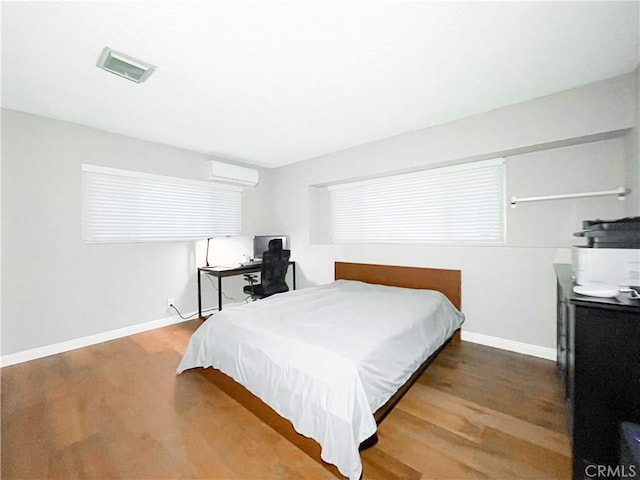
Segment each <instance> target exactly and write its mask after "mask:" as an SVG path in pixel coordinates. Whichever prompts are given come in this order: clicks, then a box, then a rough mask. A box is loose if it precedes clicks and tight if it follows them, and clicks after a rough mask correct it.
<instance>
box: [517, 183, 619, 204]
mask: <svg viewBox="0 0 640 480" xmlns="http://www.w3.org/2000/svg"><path fill="white" fill-rule="evenodd" d="M628 193H629V190H627V189H626V188H625V187H618V188H616V189H615V190H606V191H603V192H585V193H565V194H563V195H547V196H544V197H527V198H516V197H511V208H515V207H516V203H524V202H538V201H542V200H559V199H562V198H581V197H602V196H605V195H618V198H619V199H620V200H624V197H625V196H626V195H627V194H628Z"/></svg>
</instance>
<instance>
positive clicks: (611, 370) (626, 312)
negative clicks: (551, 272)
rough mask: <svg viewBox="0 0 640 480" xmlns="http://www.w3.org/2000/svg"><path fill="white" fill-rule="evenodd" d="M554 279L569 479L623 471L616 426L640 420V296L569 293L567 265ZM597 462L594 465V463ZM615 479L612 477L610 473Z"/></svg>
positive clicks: (558, 360) (559, 268)
mask: <svg viewBox="0 0 640 480" xmlns="http://www.w3.org/2000/svg"><path fill="white" fill-rule="evenodd" d="M554 267H555V271H556V277H557V281H558V285H557V288H558V325H557V328H558V330H557V338H558V344H557V355H558V357H557V364H558V371H559V373H560V375H561V378H562V379H563V382H564V384H565V397H566V404H567V414H568V422H569V425H568V427H569V433H570V435H571V439H572V442H573V478H574V480H576V479H580V480H582V479H584V478H600V476H598V475H595V476H594V474H595V473H597V471H598V469H597V466H599V465H604V466H610V467H611V468H610V469H609V470H604V469H603V468H600V471H601V472H607V475H604V476H602V478H612V476H611V475H610V474H611V473H612V472H613V471H618V472H621V471H622V470H621V466H620V444H621V440H620V437H621V435H620V431H621V430H620V426H621V423H622V422H625V421H626V422H633V423H640V300H632V299H630V298H629V295H628V294H620V295H619V296H617V297H614V298H596V297H587V296H583V295H579V294H576V293H574V292H573V286H574V283H573V280H572V277H571V265H564V264H557V265H555V266H554ZM593 465H595V466H596V467H593ZM614 478H615V477H614Z"/></svg>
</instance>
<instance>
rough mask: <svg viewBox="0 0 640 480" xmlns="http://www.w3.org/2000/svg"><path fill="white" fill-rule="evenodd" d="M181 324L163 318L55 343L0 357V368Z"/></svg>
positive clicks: (169, 318)
mask: <svg viewBox="0 0 640 480" xmlns="http://www.w3.org/2000/svg"><path fill="white" fill-rule="evenodd" d="M191 315H194V313H192V314H188V315H185V316H187V317H190V316H191ZM180 322H184V320H183V319H182V318H180V317H179V316H177V315H175V316H171V317H166V318H161V319H159V320H152V321H150V322H145V323H140V324H137V325H131V326H129V327H124V328H118V329H116V330H110V331H108V332H103V333H98V334H96V335H89V336H88V337H82V338H76V339H74V340H68V341H66V342H60V343H54V344H53V345H46V346H44V347H38V348H32V349H30V350H23V351H22V352H17V353H10V354H8V355H3V356H1V357H0V367H8V366H9V365H15V364H17V363H22V362H28V361H30V360H36V359H38V358H43V357H48V356H49V355H56V354H58V353H63V352H68V351H70V350H75V349H77V348H82V347H88V346H91V345H95V344H97V343H102V342H108V341H109V340H115V339H116V338H122V337H128V336H129V335H135V334H136V333H142V332H146V331H148V330H153V329H155V328H160V327H166V326H168V325H173V324H176V323H180Z"/></svg>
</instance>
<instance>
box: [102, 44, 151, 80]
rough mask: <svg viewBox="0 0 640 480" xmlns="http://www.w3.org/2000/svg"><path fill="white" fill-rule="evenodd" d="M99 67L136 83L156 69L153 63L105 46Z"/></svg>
mask: <svg viewBox="0 0 640 480" xmlns="http://www.w3.org/2000/svg"><path fill="white" fill-rule="evenodd" d="M98 67H100V68H103V69H105V70H106V71H107V72H111V73H115V74H116V75H120V76H121V77H124V78H126V79H127V80H131V81H132V82H136V83H142V82H144V81H145V80H146V79H147V78H148V77H149V75H151V74H152V73H153V71H154V70H155V69H156V67H154V66H153V65H149V64H148V63H145V62H142V61H140V60H137V59H135V58H133V57H130V56H129V55H125V54H124V53H120V52H116V51H115V50H112V49H110V48H109V47H104V50H102V53H101V54H100V58H99V59H98Z"/></svg>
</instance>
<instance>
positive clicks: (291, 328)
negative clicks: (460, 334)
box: [178, 280, 464, 479]
mask: <svg viewBox="0 0 640 480" xmlns="http://www.w3.org/2000/svg"><path fill="white" fill-rule="evenodd" d="M463 321H464V316H463V314H462V313H460V312H459V311H458V310H456V309H455V308H454V307H453V306H452V305H451V303H450V302H449V300H447V298H446V297H445V296H444V295H442V294H441V293H439V292H435V291H432V290H414V289H406V288H397V287H385V286H381V285H370V284H366V283H362V282H353V281H347V280H338V281H336V282H333V283H331V284H328V285H323V286H320V287H313V288H305V289H302V290H295V291H291V292H289V293H286V294H279V295H274V296H272V297H269V298H267V299H264V300H260V301H258V302H253V303H250V304H247V305H243V306H239V307H231V308H228V309H227V310H223V311H221V312H219V313H216V315H215V316H213V317H211V318H210V319H209V320H207V321H206V322H205V323H203V324H202V325H201V326H200V328H198V330H196V332H195V333H194V334H193V336H192V338H191V340H190V342H189V345H188V346H187V350H186V351H185V354H184V357H183V358H182V362H181V363H180V365H179V366H178V373H181V372H183V371H184V370H186V369H189V368H194V367H210V366H211V367H215V368H217V369H219V370H221V371H222V372H224V373H226V374H227V375H229V376H231V377H232V378H233V379H234V380H236V381H237V382H238V383H240V384H242V385H244V386H245V387H246V388H247V389H248V390H249V391H251V392H252V393H253V394H254V395H256V396H258V397H260V398H261V399H262V401H264V402H265V403H266V404H268V405H269V406H270V407H271V408H273V409H274V410H275V411H276V412H278V413H279V414H280V415H281V416H283V417H285V418H287V419H288V420H289V421H291V423H292V424H293V426H294V427H295V429H296V431H297V432H298V433H300V434H302V435H304V436H307V437H311V438H313V439H315V440H316V441H317V442H318V443H319V444H320V446H321V447H322V453H321V456H322V459H323V460H324V461H326V462H329V463H332V464H334V465H335V466H336V467H337V468H338V470H340V472H341V473H342V474H343V475H345V476H347V477H349V478H350V479H358V478H359V477H360V474H361V472H362V464H361V462H360V455H359V452H358V446H359V445H360V443H361V442H362V441H363V440H365V439H367V438H369V437H370V436H371V435H373V434H374V433H375V431H376V423H375V420H374V418H373V412H375V411H376V410H377V409H378V408H379V407H381V406H382V405H383V404H384V403H385V402H386V401H387V400H388V399H389V398H390V397H391V396H392V395H393V394H394V393H395V392H396V391H397V389H398V388H399V387H400V386H401V385H402V384H403V383H404V382H405V381H406V380H407V379H408V378H409V377H410V376H411V374H412V373H413V372H414V371H415V370H416V369H417V368H418V366H419V365H420V364H421V363H422V362H423V361H424V360H426V358H427V357H428V356H429V355H430V354H431V353H433V352H434V351H435V350H437V349H438V347H440V346H441V345H442V344H443V343H444V341H445V340H446V339H447V338H449V337H450V336H451V335H452V334H453V332H454V331H455V330H456V329H457V328H459V327H460V325H461V324H462V322H463Z"/></svg>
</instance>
